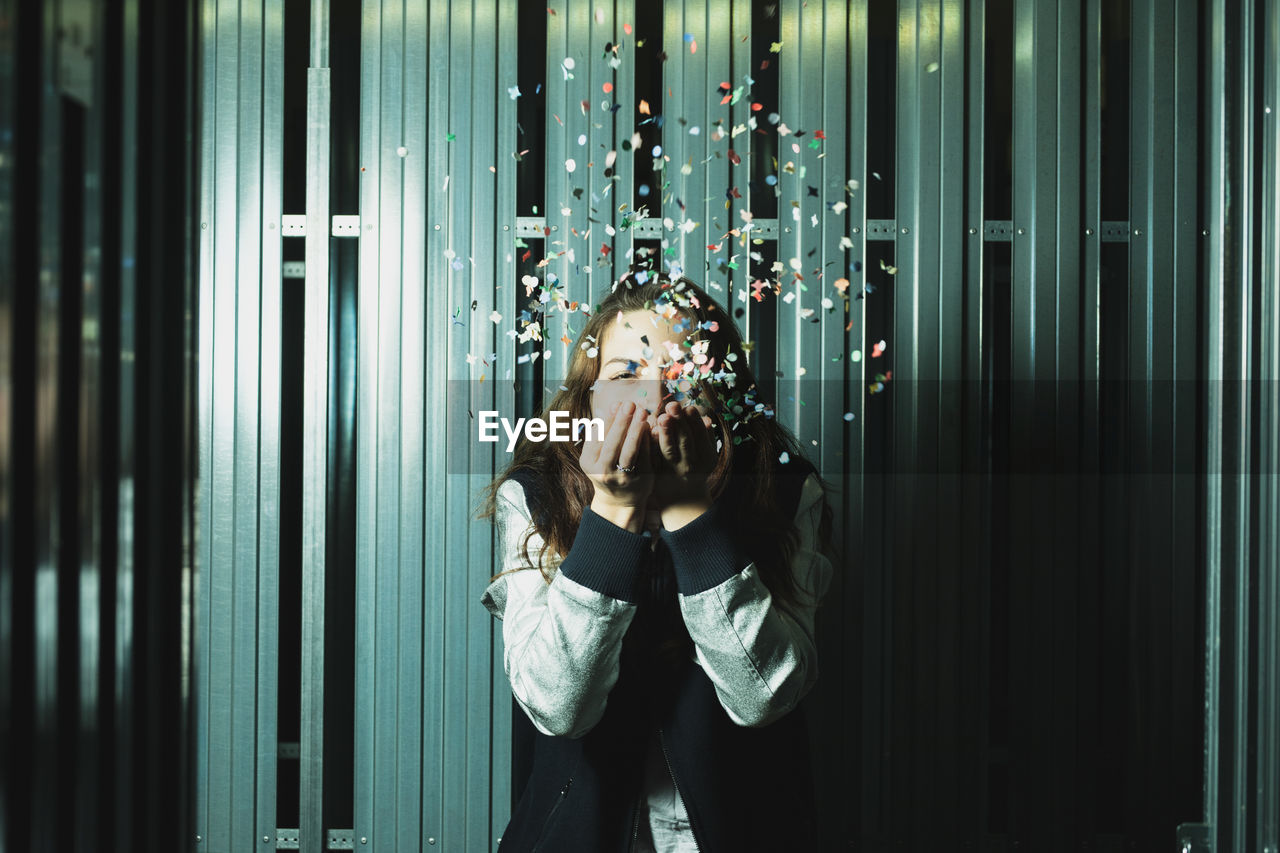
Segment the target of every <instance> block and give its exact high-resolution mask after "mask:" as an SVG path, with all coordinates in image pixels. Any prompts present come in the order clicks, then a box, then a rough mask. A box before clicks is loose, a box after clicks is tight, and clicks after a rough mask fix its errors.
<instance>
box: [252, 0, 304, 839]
mask: <svg viewBox="0 0 1280 853" xmlns="http://www.w3.org/2000/svg"><path fill="white" fill-rule="evenodd" d="M284 27H285V20H284V7H283V4H280V3H266V4H264V5H263V9H262V29H263V45H262V54H263V65H262V103H261V110H262V112H261V116H262V118H261V153H260V155H259V156H260V157H261V158H262V166H261V190H260V192H261V195H260V197H259V198H258V199H254V201H255V202H257V203H258V204H259V205H260V206H261V210H262V219H261V221H260V222H259V228H258V235H256V239H258V240H260V241H261V246H262V249H261V252H262V255H261V258H260V260H259V265H258V269H257V270H256V275H257V277H258V279H259V281H260V282H261V284H260V288H261V290H260V294H259V299H260V301H261V309H260V310H261V317H260V319H259V332H258V342H257V344H258V352H259V356H258V357H259V365H258V377H257V384H258V388H257V394H258V411H259V413H260V415H259V417H260V423H259V424H258V434H257V440H258V452H259V461H258V472H257V479H258V500H257V501H256V503H255V506H254V510H255V512H256V513H257V516H258V518H257V540H258V541H257V555H256V560H257V572H256V574H257V577H256V585H257V596H256V603H255V606H256V608H257V614H256V616H257V626H256V627H257V634H258V636H257V660H256V666H257V673H256V682H257V683H256V685H255V688H256V689H255V691H254V696H255V699H256V703H255V704H256V709H255V734H256V738H255V748H256V755H255V771H256V775H255V779H256V783H257V784H256V786H255V787H256V791H255V794H256V804H255V813H254V819H255V822H254V827H253V832H254V841H255V843H256V844H257V845H258V849H260V850H261V849H263V848H264V847H266V848H267V849H270V848H271V847H272V846H274V843H275V834H276V832H275V830H276V826H277V820H276V795H277V792H276V772H277V766H278V765H277V760H278V759H277V756H278V755H279V751H280V750H279V744H278V740H279V738H278V736H277V721H278V720H279V719H280V713H279V704H280V702H279V683H280V678H279V671H280V665H279V659H280V454H281V440H280V421H281V412H280V386H281V381H282V377H281V366H280V365H281V360H282V356H281V350H282V335H283V322H282V301H283V294H282V293H281V287H282V284H283V282H282V280H281V279H282V273H283V259H282V251H283V246H282V237H281V229H280V222H281V217H282V214H283V213H284V209H283V204H284V201H283V187H284V163H283V157H284V151H283V144H282V139H283V137H284ZM254 141H255V142H256V140H254ZM251 203H252V202H251ZM304 565H305V564H304ZM264 838H268V839H270V840H269V841H266V842H264V841H263V840H262V839H264Z"/></svg>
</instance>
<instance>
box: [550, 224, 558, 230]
mask: <svg viewBox="0 0 1280 853" xmlns="http://www.w3.org/2000/svg"><path fill="white" fill-rule="evenodd" d="M551 230H552V231H559V230H560V226H559V225H552V226H551Z"/></svg>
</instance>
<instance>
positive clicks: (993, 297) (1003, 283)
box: [982, 6, 1013, 835]
mask: <svg viewBox="0 0 1280 853" xmlns="http://www.w3.org/2000/svg"><path fill="white" fill-rule="evenodd" d="M988 9H990V6H988ZM1009 11H1010V16H1011V15H1012V10H1011V9H1010V10H1009ZM1008 133H1011V128H1009V127H1008V126H1006V135H1001V136H996V137H995V139H997V140H1002V139H1006V138H1011V137H1009V136H1008V135H1007V134H1008ZM987 138H988V139H991V137H990V136H988V137H987ZM985 255H986V259H985V262H984V263H983V277H984V282H983V288H982V289H983V300H984V303H985V304H984V307H983V313H984V315H985V316H987V317H989V318H990V319H989V321H988V322H989V323H990V324H991V328H990V340H991V341H992V345H991V348H990V358H991V365H990V377H991V385H990V400H991V408H990V418H989V424H988V427H989V429H990V430H991V435H990V442H989V447H990V454H991V518H993V519H996V520H999V519H1007V518H1008V517H1009V512H1010V506H1009V473H1010V455H1009V439H1010V436H1011V430H1010V423H1009V411H1010V407H1011V404H1010V396H1011V392H1012V390H1013V389H1012V387H1011V381H1010V380H1011V376H1012V361H1013V351H1012V347H1013V329H1012V310H1013V309H1012V293H1011V291H1012V287H1013V283H1012V276H1013V243H1011V242H1009V241H1004V240H993V241H987V242H986V243H985ZM1001 527H1002V525H1001V524H1000V523H999V522H998V521H997V523H996V524H995V525H993V528H992V529H993V534H994V535H992V536H991V564H990V566H989V570H988V577H989V586H988V593H987V594H988V596H989V599H988V607H989V613H990V621H989V624H988V636H989V638H990V644H991V645H990V648H989V649H987V654H988V658H987V666H988V668H989V671H990V684H989V690H990V692H989V694H988V696H987V708H988V711H987V714H988V716H987V744H988V752H987V754H986V755H985V756H983V757H984V759H985V761H986V763H987V766H986V776H987V786H988V796H987V809H988V811H987V814H986V816H985V821H984V823H985V826H986V831H987V832H988V833H991V834H993V835H1005V834H1007V833H1009V832H1010V829H1011V826H1012V824H1011V815H1010V808H1011V791H1010V788H1009V786H1010V771H1009V768H1010V761H1011V756H1010V746H1011V744H1010V742H1009V730H1010V725H1011V722H1012V721H1011V717H1010V702H1011V698H1012V697H1011V696H1010V694H1009V687H1010V659H1009V656H1010V642H1009V639H1010V638H1009V625H1010V612H1009V606H1010V603H1009V571H1010V567H1009V541H1008V537H1007V536H1002V535H999V530H1000V529H1001Z"/></svg>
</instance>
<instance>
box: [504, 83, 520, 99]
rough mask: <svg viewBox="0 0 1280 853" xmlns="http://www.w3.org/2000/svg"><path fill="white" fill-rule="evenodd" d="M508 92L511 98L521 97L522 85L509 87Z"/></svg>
mask: <svg viewBox="0 0 1280 853" xmlns="http://www.w3.org/2000/svg"><path fill="white" fill-rule="evenodd" d="M507 94H508V95H510V96H511V100H513V101H514V100H515V99H516V98H518V97H520V86H519V85H516V86H512V87H510V88H509V89H507Z"/></svg>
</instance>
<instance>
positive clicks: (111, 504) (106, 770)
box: [96, 0, 128, 839]
mask: <svg viewBox="0 0 1280 853" xmlns="http://www.w3.org/2000/svg"><path fill="white" fill-rule="evenodd" d="M103 19H104V21H105V29H104V32H103V36H104V38H103V42H104V44H103V48H104V49H105V51H106V53H105V56H104V57H103V67H104V69H105V74H106V77H105V80H104V81H103V82H104V85H103V87H102V89H101V91H103V92H104V93H105V102H104V104H103V108H102V113H101V114H102V120H103V139H102V170H101V174H102V196H101V199H102V208H101V210H100V211H98V219H99V222H101V225H102V231H101V234H102V243H101V248H102V254H101V261H102V262H101V265H100V268H99V269H100V273H99V276H100V281H101V302H100V305H101V320H100V322H99V329H100V330H101V332H100V334H101V361H100V365H101V371H102V384H101V395H100V396H99V405H100V406H101V411H100V418H99V429H100V430H101V441H100V444H99V447H100V454H101V455H100V456H99V460H100V465H101V467H100V468H99V482H100V483H101V484H102V492H101V501H102V503H101V514H100V516H99V523H100V525H101V531H102V534H101V535H102V538H101V540H100V542H101V551H100V552H99V554H98V557H99V566H100V578H99V598H98V601H99V607H98V625H99V630H100V632H101V633H100V634H99V650H100V651H99V655H98V713H99V719H98V744H99V749H100V750H101V752H100V757H101V760H100V762H99V764H98V778H97V780H96V788H97V791H98V796H99V797H100V801H101V803H102V807H100V809H99V824H98V830H99V837H100V838H110V839H114V838H115V837H116V809H115V788H116V778H117V776H116V762H117V761H118V760H120V759H122V758H123V759H124V760H127V759H128V756H118V755H117V753H116V745H117V739H116V737H115V731H116V725H117V719H116V701H115V685H116V677H117V673H116V653H115V650H116V596H117V589H118V586H117V577H118V573H119V566H118V556H119V526H120V355H121V353H120V340H121V334H120V324H121V322H122V318H121V316H120V287H121V272H120V271H121V257H120V242H121V228H120V225H121V222H122V220H123V217H124V215H125V214H126V211H125V210H124V207H123V203H122V202H123V200H122V192H121V187H122V182H123V176H122V175H121V172H120V158H121V150H122V139H121V133H122V130H123V127H122V123H121V116H122V115H123V113H124V109H123V107H124V104H123V98H122V90H123V75H122V71H121V61H122V56H123V44H124V14H123V4H122V2H121V0H109V2H108V3H107V4H106V8H105V13H104V15H103Z"/></svg>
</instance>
